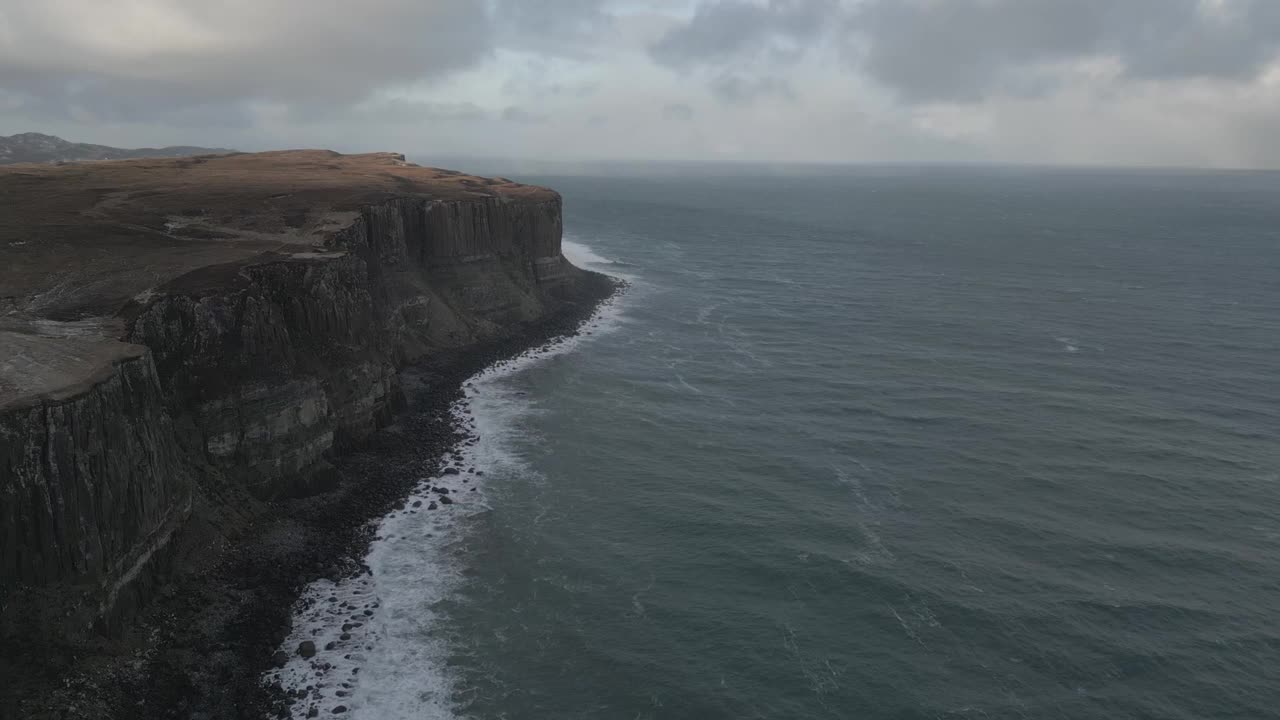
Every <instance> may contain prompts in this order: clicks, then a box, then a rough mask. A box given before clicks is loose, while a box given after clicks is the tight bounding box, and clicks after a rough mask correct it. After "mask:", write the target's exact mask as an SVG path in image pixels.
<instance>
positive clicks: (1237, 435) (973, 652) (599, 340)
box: [349, 169, 1280, 720]
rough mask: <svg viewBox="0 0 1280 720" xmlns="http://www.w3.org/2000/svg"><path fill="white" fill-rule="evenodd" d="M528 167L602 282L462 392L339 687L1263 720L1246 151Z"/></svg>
mask: <svg viewBox="0 0 1280 720" xmlns="http://www.w3.org/2000/svg"><path fill="white" fill-rule="evenodd" d="M531 180H533V181H537V182H542V183H545V184H548V185H551V186H553V187H555V188H557V189H559V190H560V191H561V192H562V193H563V194H564V196H565V202H566V229H567V233H568V235H569V238H570V239H571V240H573V241H574V243H571V244H570V245H569V246H568V248H569V249H568V252H569V254H571V256H573V257H575V258H576V259H577V260H578V261H579V262H580V263H584V264H588V265H590V266H591V267H593V268H596V269H600V270H604V271H607V272H612V273H615V274H621V275H625V276H627V277H628V278H629V279H630V280H631V282H632V289H631V290H630V292H629V293H628V294H627V295H626V296H625V297H623V298H622V299H621V300H620V301H619V302H618V303H617V304H616V305H615V306H614V307H613V308H611V309H609V310H608V311H606V313H605V314H604V316H603V317H602V319H601V320H600V321H598V322H597V323H596V325H595V326H593V328H592V332H591V334H590V335H587V336H584V337H583V338H581V339H580V340H578V341H575V342H573V343H570V344H569V345H568V346H564V347H561V348H559V349H558V350H557V351H555V352H554V353H551V354H549V355H547V356H545V357H542V358H535V359H529V360H526V361H522V362H521V363H518V364H516V365H513V366H510V367H508V368H505V369H502V370H500V371H495V372H492V373H490V374H489V375H488V376H486V377H483V378H480V379H479V380H478V381H477V382H476V383H475V384H474V385H473V387H472V389H471V392H470V400H469V402H468V403H467V405H466V406H465V407H461V408H460V409H459V412H461V413H466V414H469V416H470V417H474V418H475V421H476V423H477V427H478V429H479V431H480V438H481V439H480V442H479V443H478V444H477V445H475V446H473V447H472V448H469V449H468V450H467V454H466V464H467V465H468V466H474V467H476V468H479V469H481V470H482V471H483V472H484V475H483V477H482V479H479V480H478V482H477V484H478V485H480V486H481V490H480V491H478V492H475V493H466V494H467V495H469V496H470V497H467V498H465V499H464V501H463V502H460V503H458V504H456V505H455V506H451V507H449V508H446V510H447V511H448V514H447V515H446V514H440V513H437V514H432V515H430V520H429V521H428V520H421V519H419V518H421V517H423V515H416V516H412V517H409V516H405V517H402V518H400V519H396V520H389V521H388V522H389V523H396V522H399V523H401V525H398V526H396V528H398V529H395V530H394V531H388V534H389V535H392V536H394V537H395V538H396V539H394V540H392V541H388V542H383V543H380V544H379V546H378V547H376V548H375V550H374V556H373V558H372V559H371V567H372V568H373V570H374V574H373V576H371V577H370V578H367V579H366V581H365V582H367V583H368V585H367V586H366V587H368V588H369V589H368V592H370V593H371V596H376V597H378V598H379V599H380V601H381V602H380V607H379V609H378V613H377V614H375V617H374V619H373V621H372V622H371V623H370V629H369V633H370V635H369V637H368V639H367V645H366V650H365V655H367V659H366V663H365V667H364V669H363V670H362V671H361V674H360V681H359V682H358V683H351V684H352V685H354V686H355V687H354V688H353V690H352V695H351V700H350V702H349V704H350V705H351V710H352V712H353V713H355V714H357V715H358V716H361V717H370V718H373V717H474V718H513V719H516V718H556V719H570V718H626V719H627V720H631V719H633V718H1022V717H1026V718H1109V719H1110V718H1130V717H1132V718H1206V717H1214V718H1261V717H1269V716H1272V717H1273V716H1275V713H1276V712H1277V710H1276V708H1278V707H1280V437H1278V436H1280V432H1278V431H1280V176H1276V175H1268V174H1208V173H1138V172H1105V173H1104V172H1085V171H1073V172H1066V171H1036V170H941V171H940V170H906V169H892V170H860V171H856V172H849V173H835V174H832V175H830V176H826V177H763V176H762V177H748V176H743V177H708V178H693V179H691V178H684V179H663V178H644V179H642V178H632V179H598V178H531ZM405 523H408V524H405ZM428 535H430V537H428ZM362 657H364V656H362Z"/></svg>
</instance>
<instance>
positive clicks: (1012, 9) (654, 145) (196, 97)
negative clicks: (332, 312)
mask: <svg viewBox="0 0 1280 720" xmlns="http://www.w3.org/2000/svg"><path fill="white" fill-rule="evenodd" d="M1278 51H1280V0H359V2H356V1H354V0H0V134H10V133H14V132H22V131H26V130H38V131H44V132H50V133H54V134H58V135H62V136H64V137H67V138H68V139H74V140H80V141H87V142H100V143H106V144H114V145H126V146H138V145H160V144H200V145H218V146H227V147H235V148H239V149H242V150H257V149H267V148H276V147H331V148H334V149H337V150H343V151H364V150H398V151H401V152H405V153H408V154H410V155H413V156H415V157H430V156H431V155H476V156H487V157H499V158H543V159H560V160H589V159H647V160H660V161H673V160H713V161H714V160H725V161H794V162H881V161H892V162H899V161H902V162H950V161H965V162H972V161H978V162H1030V163H1068V164H1124V165H1192V166H1206V167H1280V58H1278Z"/></svg>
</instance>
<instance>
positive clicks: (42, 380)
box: [0, 150, 612, 715]
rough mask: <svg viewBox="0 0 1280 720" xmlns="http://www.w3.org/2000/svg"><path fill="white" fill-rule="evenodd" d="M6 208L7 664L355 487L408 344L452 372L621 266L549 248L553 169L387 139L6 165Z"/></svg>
mask: <svg viewBox="0 0 1280 720" xmlns="http://www.w3.org/2000/svg"><path fill="white" fill-rule="evenodd" d="M0 208H3V210H2V211H0V638H3V640H2V641H0V642H2V643H3V646H4V648H5V649H4V652H3V653H0V655H3V657H2V658H0V670H4V669H6V668H5V664H6V663H8V664H9V665H10V666H11V667H9V668H8V669H9V670H11V671H15V672H16V671H18V670H16V668H20V667H40V668H42V670H41V672H43V673H44V674H45V675H48V676H49V677H55V676H57V675H58V674H59V673H65V672H68V668H69V667H72V666H73V665H74V663H72V661H70V660H66V661H53V660H50V659H49V658H50V657H55V658H57V657H62V656H68V655H77V656H79V655H83V654H84V653H85V650H84V649H85V647H87V646H89V645H92V644H94V643H98V642H99V641H100V640H101V639H102V638H117V639H118V638H120V637H122V636H125V635H127V629H128V628H129V627H130V626H131V624H133V623H134V618H135V617H136V616H137V614H138V613H139V611H140V609H141V608H143V607H144V606H145V605H147V604H148V603H149V602H150V601H151V600H152V598H153V597H155V596H156V595H157V594H162V593H164V592H165V591H166V589H168V592H169V594H170V595H172V594H174V593H173V592H172V588H173V587H174V583H176V582H179V580H180V579H181V577H182V575H183V573H184V572H185V573H187V574H190V573H191V572H192V571H193V569H199V568H204V569H207V568H210V567H213V566H214V565H215V564H216V563H217V562H219V560H218V558H220V557H223V556H225V555H226V553H227V552H228V548H231V549H233V550H234V549H235V548H240V551H241V552H244V550H245V548H246V547H247V545H246V543H251V542H254V541H251V540H247V539H245V538H248V537H249V536H250V535H252V534H253V533H254V532H257V533H259V535H261V533H262V532H263V531H262V530H261V526H270V525H271V523H273V522H276V520H278V519H279V518H281V517H285V516H288V515H289V514H290V513H293V512H294V511H295V510H296V509H297V507H296V503H297V502H302V501H300V500H299V499H300V498H301V499H305V498H314V497H317V496H323V495H325V494H326V493H327V494H329V495H332V496H333V497H341V498H348V499H349V498H350V497H351V494H352V493H353V492H359V491H358V490H357V491H353V490H352V486H353V485H357V484H358V482H359V480H358V479H353V478H351V477H346V476H344V475H343V473H342V472H340V471H339V470H338V469H337V468H335V466H334V461H335V458H337V457H339V456H340V455H341V454H342V453H344V452H346V451H349V450H353V449H356V448H359V447H361V446H362V445H363V444H364V443H366V442H368V441H369V439H370V438H371V437H372V436H373V434H374V433H375V432H376V431H377V430H378V429H379V428H381V427H383V426H385V425H387V424H388V423H389V422H390V421H391V419H392V418H393V417H394V416H395V415H396V414H397V412H398V411H400V410H401V409H402V408H403V407H405V405H406V404H407V403H408V402H409V400H407V398H406V393H405V389H404V387H403V385H404V383H403V382H402V379H401V372H400V371H401V370H402V369H403V368H406V367H408V366H415V365H421V364H423V363H426V364H427V365H428V366H431V367H434V368H435V370H434V373H435V374H434V375H433V376H432V377H435V378H436V379H437V380H438V381H439V383H443V382H444V381H443V379H444V378H448V379H449V382H456V381H457V380H458V379H460V376H459V373H461V372H463V371H464V370H466V371H473V370H474V369H476V367H475V366H476V364H477V363H478V362H479V360H478V358H481V357H488V355H486V354H485V353H489V354H492V349H493V348H502V347H506V348H508V349H510V348H513V347H516V346H520V345H521V343H524V344H527V343H528V342H531V341H534V340H536V339H538V338H541V337H546V336H549V335H553V334H555V333H557V332H562V331H565V330H571V329H572V327H571V326H572V323H573V322H576V321H579V320H581V319H582V318H583V317H585V316H586V314H588V313H589V311H590V309H591V308H593V307H594V305H595V303H596V302H598V301H599V300H600V299H602V298H603V297H605V296H607V295H608V294H609V293H610V292H612V285H611V284H610V283H609V282H608V281H607V280H605V279H604V278H602V277H601V276H598V275H595V274H593V273H587V272H583V271H581V270H579V269H577V268H575V267H573V266H572V265H570V264H569V263H568V262H566V261H565V259H564V257H563V256H562V255H561V252H560V237H561V215H560V209H561V200H560V197H559V195H557V194H556V193H555V192H553V191H550V190H547V189H545V188H539V187H533V186H528V185H521V184H518V183H514V182H511V181H508V180H502V179H484V178H478V177H472V176H468V175H463V174H460V173H456V172H452V171H448V170H439V169H433V168H426V167H419V166H416V165H412V164H409V163H407V162H405V161H404V158H403V157H402V156H399V155H395V154H390V153H379V154H368V155H340V154H338V153H333V152H328V151H318V150H302V151H284V152H269V153H256V154H226V155H205V156H196V157H188V158H176V159H145V160H124V161H112V162H99V163H85V164H80V165H70V166H47V165H11V166H6V167H3V168H0ZM483 348H488V350H485V351H484V352H481V353H480V354H479V355H477V354H475V352H472V353H471V354H470V355H468V354H467V353H468V352H470V351H477V352H478V351H479V350H480V349H483ZM464 357H465V358H467V359H465V360H462V359H460V358H464ZM439 383H437V386H435V387H434V392H436V395H437V397H436V398H435V402H436V404H437V405H439V404H440V403H441V402H443V401H444V400H445V399H447V396H448V392H449V391H448V388H447V387H446V384H439ZM428 385H431V383H428ZM429 389H430V388H429ZM380 492H382V495H380V497H382V498H383V499H384V502H383V503H382V505H378V504H376V503H375V504H372V505H368V506H367V507H366V506H364V505H361V507H362V508H363V509H362V510H361V512H362V513H363V514H365V515H368V514H374V513H377V512H379V511H381V510H385V507H384V506H385V504H386V502H390V501H393V498H392V499H388V497H389V496H387V492H392V494H394V488H392V489H391V490H388V488H386V487H384V488H382V489H381V490H380ZM374 494H377V493H374ZM290 502H294V503H295V505H294V506H291V505H289V503H290ZM307 502H312V503H313V504H314V503H315V502H316V501H307ZM334 502H339V501H334ZM356 504H357V505H359V503H356ZM316 507H319V506H316ZM282 508H283V510H282ZM360 521H361V518H359V517H357V518H356V519H355V520H352V521H350V522H348V523H347V525H351V526H355V525H358V524H359V522H360ZM348 529H349V528H348ZM290 552H292V551H290ZM250 554H251V553H250ZM294 554H295V555H297V554H298V553H296V552H295V553H294ZM286 555H287V553H286ZM289 557H293V556H289ZM313 559H314V558H313ZM277 561H280V562H283V561H282V560H279V558H277ZM224 565H225V563H224ZM304 575H305V573H303V574H300V575H298V576H297V577H296V578H290V580H289V582H290V583H291V584H294V585H296V584H297V583H300V582H303V581H304V580H305V579H306V577H304ZM175 578H178V579H175ZM247 592H250V593H252V592H253V588H252V587H250V588H248V590H247ZM277 595H278V594H277ZM278 599H279V598H278V597H277V600H278ZM192 612H196V611H195V610H192ZM241 619H242V620H243V618H241ZM103 642H105V641H103ZM116 650H118V648H117V649H116ZM104 652H105V651H104ZM112 652H115V651H112ZM90 654H92V653H90ZM107 655H110V652H107ZM77 662H78V661H77ZM68 663H71V664H70V665H69V664H68ZM188 682H189V681H188ZM11 687H12V686H11ZM18 702H19V700H18V699H15V698H13V697H10V698H8V701H7V703H6V700H5V699H4V698H0V710H3V709H4V708H5V707H9V708H16V707H18V704H17V703H18ZM26 711H27V712H30V708H27V710H26ZM2 714H3V712H0V715H2Z"/></svg>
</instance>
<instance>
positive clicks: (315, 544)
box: [20, 273, 624, 720]
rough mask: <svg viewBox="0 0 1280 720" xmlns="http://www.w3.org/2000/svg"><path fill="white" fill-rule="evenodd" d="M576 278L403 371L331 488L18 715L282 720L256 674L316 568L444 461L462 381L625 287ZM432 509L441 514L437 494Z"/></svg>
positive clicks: (198, 577) (264, 529) (286, 512)
mask: <svg viewBox="0 0 1280 720" xmlns="http://www.w3.org/2000/svg"><path fill="white" fill-rule="evenodd" d="M586 277H587V278H588V281H587V282H585V283H584V285H587V286H589V287H588V288H587V290H586V292H584V293H583V296H582V297H581V298H580V299H578V300H576V301H575V302H573V303H569V304H566V306H565V307H564V308H562V309H561V310H560V312H558V313H556V314H555V315H553V316H551V317H548V318H546V319H543V320H540V321H537V322H533V323H529V324H527V325H526V326H524V327H522V328H520V329H519V330H518V331H516V332H514V333H512V334H511V335H510V336H509V337H506V338H504V339H502V340H498V341H495V342H491V343H486V344H484V345H482V346H477V347H472V348H467V349H461V350H457V351H452V352H449V353H445V354H443V355H440V356H437V357H433V358H432V359H431V360H429V361H427V362H424V363H421V364H419V365H416V366H413V367H410V368H406V369H405V370H404V371H403V373H404V375H405V378H406V380H407V382H406V383H405V384H406V390H405V394H406V396H407V407H406V410H405V411H404V412H403V414H401V415H400V416H399V417H398V418H397V420H396V422H395V423H394V424H393V425H391V426H389V427H387V428H385V429H383V430H382V431H380V432H378V433H376V434H374V435H373V436H372V437H371V438H369V440H368V441H367V443H366V444H365V445H364V446H363V447H361V448H360V449H358V450H356V451H354V452H351V453H348V454H346V455H344V456H340V457H337V458H335V459H334V465H335V467H336V468H337V478H336V479H335V487H333V488H332V489H331V490H329V491H327V492H324V493H321V494H317V495H314V496H310V497H306V498H299V499H289V500H279V501H275V502H273V503H271V506H270V509H269V511H268V512H267V513H266V514H264V515H263V516H262V517H259V518H257V519H256V521H255V522H254V525H253V527H252V529H251V530H250V531H249V532H247V533H246V534H245V535H244V536H243V537H242V538H240V539H239V540H238V541H236V542H235V543H233V544H231V545H229V546H227V547H224V548H222V551H221V554H220V557H219V558H218V559H217V560H216V561H214V562H212V563H209V566H208V567H207V569H205V570H204V571H203V572H199V573H187V577H186V578H185V579H183V580H182V581H180V582H179V583H177V584H175V585H173V586H171V587H168V588H166V589H165V590H163V591H162V592H161V594H160V596H159V597H158V598H157V599H156V600H155V601H154V602H153V603H152V604H151V605H150V606H149V607H148V608H147V609H146V610H145V611H144V612H143V614H142V615H141V616H140V617H139V619H138V621H137V622H136V623H135V624H134V625H133V626H132V627H131V628H130V630H129V631H128V632H127V633H126V634H125V635H124V636H123V637H122V638H120V639H119V640H117V641H113V642H110V643H104V644H103V645H102V646H99V647H93V648H90V647H84V648H79V649H78V652H79V653H81V655H79V656H78V657H76V658H75V659H74V661H73V664H72V665H71V666H70V667H68V668H66V670H67V671H68V672H67V673H66V674H65V675H63V676H61V677H57V676H56V674H55V676H54V677H57V679H56V681H54V682H51V680H54V677H46V678H44V679H43V681H41V680H39V679H36V680H28V682H29V685H28V687H27V689H26V690H27V691H26V692H24V693H22V694H23V695H25V696H26V697H27V698H28V699H27V700H26V701H25V702H24V703H23V704H22V709H21V713H22V714H21V715H20V716H21V717H26V718H86V719H89V718H92V719H98V718H101V719H106V718H138V719H139V720H150V719H152V718H155V719H159V718H254V719H260V718H264V717H288V716H289V714H290V708H291V707H292V706H293V705H294V704H295V703H298V702H304V700H303V699H302V698H295V697H292V696H290V695H287V694H286V693H285V692H284V691H283V690H282V689H281V688H280V687H279V685H274V686H273V685H269V684H266V683H264V682H263V681H262V678H263V676H264V674H265V673H267V672H268V671H270V670H271V669H272V668H273V667H276V666H278V665H279V664H280V662H281V661H282V659H283V658H281V657H280V656H279V652H278V651H279V648H280V644H281V642H283V640H284V639H285V637H286V635H287V634H288V632H289V628H290V622H291V619H292V615H293V611H294V607H295V603H296V602H297V600H298V598H299V596H300V593H301V592H302V590H303V589H304V588H305V587H306V586H307V585H308V584H309V583H311V582H313V581H315V580H317V579H320V578H330V579H336V578H339V577H344V576H351V575H354V574H359V573H362V572H365V569H364V568H363V567H362V566H361V564H360V558H362V557H363V556H364V555H365V554H366V552H367V550H368V547H369V544H370V542H371V541H372V540H373V539H374V538H373V528H374V523H372V522H371V521H374V520H376V519H378V518H380V517H382V516H383V515H386V514H387V513H389V512H392V511H395V510H397V509H403V507H404V499H405V497H406V496H407V495H408V494H409V492H410V491H411V490H412V489H413V488H414V486H415V485H416V484H417V483H418V481H419V480H420V479H421V478H422V477H423V476H424V475H430V474H433V469H434V470H435V472H440V471H442V470H443V469H444V468H443V467H441V465H440V463H441V459H442V457H443V456H444V455H445V454H446V453H448V452H449V451H450V449H452V448H454V447H456V446H457V445H459V444H460V443H466V442H468V441H469V440H471V438H472V437H473V435H472V431H471V429H470V428H468V427H467V426H466V425H465V424H461V423H459V422H458V421H456V420H455V419H454V418H453V417H452V416H451V415H450V413H449V409H450V407H451V406H452V405H453V404H454V403H455V402H456V401H457V400H459V399H461V397H462V395H463V383H465V382H466V380H467V379H468V378H470V377H471V376H473V375H474V374H476V373H478V372H480V371H482V370H483V369H485V368H486V367H489V366H490V365H493V364H495V363H498V362H501V361H503V360H507V359H510V358H513V357H515V356H517V355H520V354H521V353H524V352H527V351H529V350H531V349H534V348H537V347H539V346H541V345H544V344H545V343H547V342H549V341H552V340H554V339H556V338H558V337H563V336H568V335H573V334H576V333H577V332H578V330H579V328H580V327H581V326H582V325H583V324H584V323H585V322H587V321H588V320H589V319H590V318H591V317H592V316H593V315H594V313H595V312H596V311H597V309H598V308H599V307H600V305H601V304H602V303H604V302H607V301H608V300H610V299H611V298H612V297H614V296H615V295H616V294H617V293H619V292H621V291H623V290H624V285H623V284H622V283H621V282H619V281H617V280H615V279H613V278H608V277H606V276H603V275H599V274H596V273H589V274H587V275H586ZM423 511H425V510H423ZM435 511H437V512H446V511H448V504H443V503H442V504H441V505H440V507H439V508H437V510H435ZM323 654H324V653H323V650H320V651H319V655H320V656H321V657H318V658H317V661H318V662H323V657H322V656H323ZM326 714H329V713H328V712H327V711H326Z"/></svg>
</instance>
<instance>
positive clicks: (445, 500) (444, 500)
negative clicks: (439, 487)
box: [440, 495, 453, 505]
mask: <svg viewBox="0 0 1280 720" xmlns="http://www.w3.org/2000/svg"><path fill="white" fill-rule="evenodd" d="M440 504H441V505H452V504H453V498H451V497H449V496H448V495H441V496H440Z"/></svg>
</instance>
